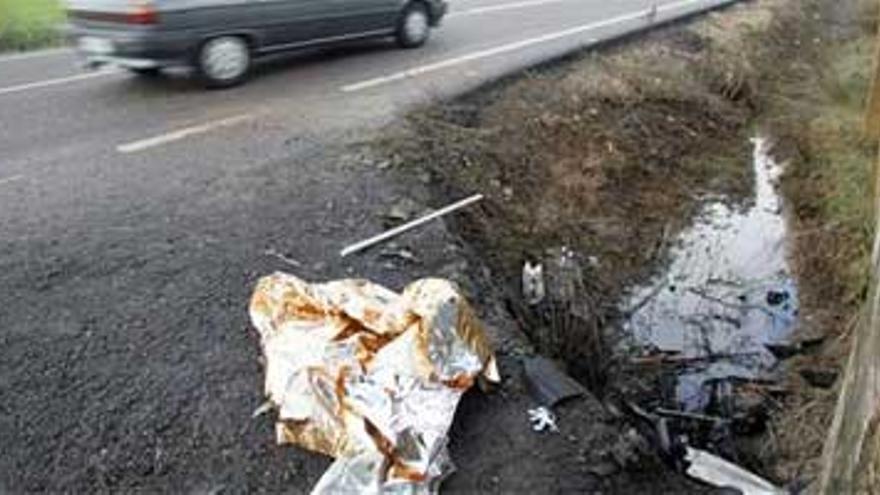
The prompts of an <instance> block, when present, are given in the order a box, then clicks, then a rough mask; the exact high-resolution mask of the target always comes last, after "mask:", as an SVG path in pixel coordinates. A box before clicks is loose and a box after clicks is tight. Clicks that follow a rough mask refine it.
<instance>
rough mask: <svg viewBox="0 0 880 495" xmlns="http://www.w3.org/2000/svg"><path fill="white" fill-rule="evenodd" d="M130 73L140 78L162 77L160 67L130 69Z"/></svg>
mask: <svg viewBox="0 0 880 495" xmlns="http://www.w3.org/2000/svg"><path fill="white" fill-rule="evenodd" d="M128 71H129V72H131V73H132V74H134V75H136V76H138V77H159V76H161V75H162V69H160V68H158V67H144V68H138V67H129V68H128Z"/></svg>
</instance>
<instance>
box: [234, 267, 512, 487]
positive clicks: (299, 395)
mask: <svg viewBox="0 0 880 495" xmlns="http://www.w3.org/2000/svg"><path fill="white" fill-rule="evenodd" d="M250 314H251V319H252V321H253V324H254V326H255V327H256V328H257V330H258V331H259V333H260V337H261V343H262V349H263V353H264V355H265V358H266V384H265V392H266V395H267V396H268V399H269V401H271V403H272V404H273V406H274V407H276V408H277V409H278V422H277V424H276V431H277V441H278V443H280V444H297V445H300V446H302V447H304V448H307V449H310V450H313V451H316V452H320V453H323V454H326V455H329V456H332V457H335V458H336V461H335V462H334V464H333V465H332V466H331V467H330V469H329V470H328V471H327V472H326V473H324V476H323V477H322V478H321V479H320V480H319V482H318V484H317V485H316V486H315V487H314V489H313V493H322V494H323V493H327V494H329V493H366V492H369V493H373V492H377V491H381V490H385V489H392V488H393V489H394V490H396V491H400V490H403V491H406V492H407V493H426V494H427V493H436V491H437V490H438V488H439V484H440V481H442V478H443V477H444V476H445V475H446V474H448V473H449V472H450V471H451V469H452V463H451V459H450V456H449V453H448V450H447V442H448V439H447V434H448V431H449V428H450V426H451V424H452V419H453V415H454V414H455V409H456V407H457V405H458V402H459V400H460V398H461V396H462V395H463V394H464V392H465V391H466V390H468V389H469V388H470V387H471V386H472V385H473V384H474V383H475V382H476V381H477V379H479V378H482V379H485V380H487V381H490V382H498V381H499V379H500V377H499V376H498V370H497V367H496V363H495V358H494V356H493V354H492V351H491V350H490V348H489V345H488V343H487V341H486V336H485V333H484V331H483V328H482V326H481V324H480V323H479V321H478V320H477V319H476V317H475V316H474V313H473V311H472V310H471V308H470V307H469V306H468V305H467V303H466V302H465V301H464V299H463V298H462V296H461V295H460V294H459V292H458V291H457V289H456V288H455V287H454V286H453V284H451V283H450V282H447V281H445V280H439V279H426V280H420V281H417V282H414V283H412V284H410V285H409V286H408V287H407V288H406V289H405V290H404V292H403V293H402V294H397V293H395V292H392V291H390V290H388V289H385V288H384V287H381V286H379V285H375V284H372V283H370V282H368V281H364V280H341V281H334V282H327V283H323V284H309V283H307V282H305V281H303V280H301V279H299V278H297V277H294V276H292V275H287V274H283V273H276V274H274V275H271V276H269V277H265V278H263V279H262V280H260V282H259V284H258V285H257V288H256V290H255V292H254V296H253V298H252V300H251V304H250Z"/></svg>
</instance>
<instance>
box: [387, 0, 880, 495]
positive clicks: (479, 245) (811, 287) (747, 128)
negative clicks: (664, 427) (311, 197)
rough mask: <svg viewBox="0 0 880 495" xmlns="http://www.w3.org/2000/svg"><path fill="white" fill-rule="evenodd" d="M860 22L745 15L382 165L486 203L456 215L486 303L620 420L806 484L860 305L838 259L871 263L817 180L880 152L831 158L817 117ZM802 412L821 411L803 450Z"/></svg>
mask: <svg viewBox="0 0 880 495" xmlns="http://www.w3.org/2000/svg"><path fill="white" fill-rule="evenodd" d="M857 9H858V0H852V1H845V2H832V1H830V0H829V1H823V0H814V1H810V2H797V1H793V0H758V1H754V2H747V3H744V4H740V5H738V6H735V7H732V8H729V9H726V10H724V11H722V12H716V13H713V14H711V15H709V16H707V17H705V18H701V19H699V20H695V21H691V22H688V23H686V24H678V25H673V26H668V27H666V28H663V29H662V30H659V31H657V32H656V33H654V34H651V35H649V36H648V37H646V38H641V39H639V40H630V41H625V42H621V43H617V44H613V45H610V46H604V47H601V48H599V49H597V50H592V51H589V52H586V53H583V54H578V55H575V56H572V57H570V58H569V59H568V60H566V61H563V62H561V63H559V64H554V65H552V66H547V67H542V68H538V69H535V70H533V71H531V72H529V73H527V74H525V75H520V76H516V77H512V78H509V79H507V80H505V81H502V82H500V83H497V84H495V85H493V86H491V87H488V88H482V89H481V90H479V91H476V92H474V93H471V94H469V95H466V96H464V97H462V98H460V99H458V100H457V101H454V102H452V103H445V104H440V105H434V106H431V107H428V108H423V109H419V110H418V111H415V112H413V113H412V114H411V115H410V116H409V117H408V118H407V119H406V122H405V124H403V125H402V126H400V127H397V128H395V129H394V130H393V132H392V135H393V137H391V138H389V139H388V140H386V141H383V143H382V149H384V150H386V151H388V152H389V153H390V154H391V162H393V163H396V164H399V169H400V171H401V173H402V175H403V176H404V177H409V178H413V179H415V178H417V179H419V180H420V181H421V182H423V183H427V184H429V189H430V191H431V193H432V195H433V196H434V200H435V202H437V203H445V202H448V200H449V199H450V198H454V197H463V196H466V195H469V194H472V193H475V192H481V193H484V194H485V195H486V197H487V200H486V201H485V202H484V203H482V205H481V206H480V207H479V208H472V209H470V210H468V211H467V212H466V213H464V214H461V215H459V216H457V217H456V218H454V219H453V220H450V222H452V225H453V228H454V229H455V230H456V231H457V232H458V234H459V235H460V236H461V237H462V238H463V239H464V240H465V242H466V243H467V244H468V245H469V246H470V248H471V249H470V251H471V253H472V254H473V256H472V257H473V260H472V261H473V262H474V263H476V264H477V265H478V266H484V267H487V268H488V270H489V273H490V274H491V277H490V278H491V280H492V282H491V285H492V287H491V290H487V291H486V293H495V294H501V298H502V299H503V301H502V302H503V304H504V306H505V307H506V309H507V310H508V311H509V312H510V314H511V315H512V316H513V319H514V320H515V321H516V322H517V323H518V325H519V327H520V328H519V329H520V330H521V331H522V332H524V333H525V334H526V335H527V336H528V337H529V340H530V341H531V343H532V344H533V346H534V350H533V351H534V352H536V353H538V354H540V355H543V356H547V357H550V358H552V359H556V360H558V361H559V362H561V363H564V365H565V368H566V371H567V372H568V373H569V374H571V375H572V376H574V377H575V378H576V379H578V380H579V381H580V382H581V383H583V384H585V385H586V386H587V387H588V388H589V389H590V390H591V391H592V393H593V395H594V396H596V397H598V398H599V399H600V400H601V401H602V402H603V403H604V404H605V406H606V407H607V408H608V409H609V410H610V411H611V414H610V415H611V416H615V417H618V418H619V417H624V418H626V421H625V423H626V422H628V423H629V424H636V423H639V417H640V416H644V415H645V414H646V412H648V413H649V414H650V416H651V417H656V414H657V411H660V413H661V415H663V414H666V416H668V417H669V418H670V419H669V422H668V424H669V425H670V426H669V428H671V430H672V432H673V433H672V435H673V436H674V437H675V438H677V439H685V440H682V441H684V442H686V443H687V445H692V446H696V447H699V448H705V449H706V450H709V451H711V452H714V453H716V454H720V455H722V456H723V457H726V458H727V459H729V460H731V461H734V462H736V463H738V464H740V465H741V466H743V467H746V468H748V469H750V470H752V471H754V472H757V473H759V474H761V475H763V476H765V477H768V478H769V479H771V480H773V481H774V482H776V483H779V484H780V485H788V486H802V485H804V484H809V482H810V481H811V480H812V479H813V475H811V474H810V473H813V472H815V471H814V469H815V460H816V458H817V457H818V455H819V451H818V450H820V449H821V435H822V432H823V431H824V428H825V427H827V425H826V424H823V422H824V421H827V418H828V412H829V411H830V408H829V407H828V406H829V404H831V403H832V402H833V398H834V392H833V382H834V378H833V373H834V371H835V369H836V368H835V367H839V366H840V364H841V362H840V356H842V355H843V354H842V351H841V345H845V344H840V345H837V346H836V347H834V348H829V347H828V346H827V345H825V344H826V341H827V340H828V336H829V335H836V334H840V333H841V332H843V329H842V328H841V327H842V326H844V324H845V322H844V320H846V319H847V317H848V316H851V315H852V314H853V313H854V308H855V305H856V303H857V301H858V298H859V295H858V290H859V288H858V284H859V279H858V276H857V275H852V271H853V267H852V266H842V265H841V264H840V263H834V262H829V261H828V258H829V256H828V249H836V250H838V251H844V252H850V253H859V254H861V249H862V248H863V246H862V245H861V243H862V242H863V238H862V234H863V232H859V231H858V227H852V229H853V232H854V233H852V232H851V233H850V235H847V236H846V237H840V236H836V235H833V233H829V232H827V229H826V227H827V225H828V224H829V223H832V224H835V223H834V222H836V221H837V220H840V218H837V219H836V218H835V217H834V215H835V214H837V215H840V214H839V213H835V212H837V210H834V209H833V208H824V207H823V206H822V205H821V204H819V203H821V201H820V200H819V199H817V198H819V197H825V198H826V199H827V198H831V199H833V197H834V194H826V193H827V192H828V191H827V188H828V187H829V182H830V181H832V180H836V178H834V177H832V178H829V177H827V176H826V177H824V179H823V178H817V177H816V175H815V174H816V172H815V170H812V171H811V169H810V167H815V166H816V165H815V163H816V162H817V161H819V160H820V158H822V157H826V158H827V157H828V156H829V155H830V153H829V152H828V149H832V150H833V151H835V152H838V153H843V152H842V151H841V150H844V149H850V148H855V149H858V154H857V156H856V158H853V159H854V160H856V159H859V158H860V157H862V156H863V154H864V153H865V151H866V148H865V147H864V146H863V145H861V144H860V143H853V142H847V143H841V144H839V145H834V146H832V145H831V144H828V145H827V146H825V147H821V146H816V144H815V142H813V141H812V139H813V138H817V137H818V138H820V139H821V138H822V137H823V136H817V132H818V130H817V127H818V128H819V129H824V130H825V132H826V135H827V134H828V133H832V132H831V131H828V129H827V127H828V125H833V123H832V124H828V125H826V126H824V127H823V126H821V125H818V124H817V126H810V125H808V124H807V122H811V120H810V119H811V118H812V117H815V115H816V112H819V111H820V109H821V108H822V107H821V104H828V105H830V104H831V102H834V101H838V100H835V99H834V98H833V97H828V98H826V97H821V96H817V95H820V94H824V93H823V91H825V90H827V89H828V87H829V85H828V84H826V82H827V81H828V79H827V78H823V77H822V76H821V75H822V73H824V72H825V71H824V70H822V67H824V66H826V65H827V61H828V57H829V56H830V55H831V54H832V53H834V51H835V50H837V51H839V50H849V51H852V50H853V48H852V47H851V46H850V45H851V44H852V43H858V41H853V40H854V39H858V38H859V37H860V36H862V37H864V36H866V35H865V34H864V31H862V29H870V28H871V27H870V26H865V25H864V22H863V21H860V19H862V18H863V15H861V16H860V15H859V14H858V12H859V11H858V10H857ZM859 33H861V34H859ZM847 53H849V52H847ZM850 55H851V59H852V60H850V62H851V63H855V64H857V63H858V60H861V58H860V57H861V55H860V54H859V53H856V54H855V55H852V54H850ZM848 60H849V59H848ZM808 74H812V75H811V76H809V77H808V76H807V75H808ZM859 74H860V73H859V72H858V70H854V71H852V73H851V74H847V76H848V77H850V78H851V79H852V78H855V79H858V78H859V77H861V76H859ZM847 80H849V79H847ZM838 83H840V84H839V85H838V86H832V89H833V91H837V93H835V94H837V95H838V99H844V100H845V99H846V98H849V100H847V101H848V104H853V101H857V100H858V97H854V96H852V94H854V93H855V94H857V92H858V89H859V86H858V85H856V86H852V85H850V86H847V85H846V83H841V81H840V80H838ZM841 95H846V96H841ZM807 101H809V102H812V103H813V106H812V107H810V105H809V104H806V102H807ZM856 106H858V105H857V104H856ZM844 122H845V123H847V125H849V124H851V122H849V121H846V120H845V119H844ZM838 124H840V122H838ZM841 125H843V124H841ZM841 129H843V127H838V128H837V135H838V137H839V136H840V135H841V134H842V132H841ZM826 142H828V143H833V142H835V141H833V140H827V141H826ZM817 148H818V149H817ZM823 153H824V154H823ZM406 164H419V166H418V167H415V166H407V165H406ZM853 166H854V167H855V165H853ZM783 171H784V174H783ZM407 180H409V179H407ZM823 180H824V182H823ZM823 188H824V189H823ZM806 190H811V191H812V192H814V193H815V195H814V196H808V195H807V194H806ZM861 192H862V193H864V191H861ZM831 199H828V201H830V200H831ZM823 201H824V200H823ZM823 208H824V209H823ZM840 208H844V209H846V207H845V206H839V205H838V209H840ZM853 208H855V211H854V212H853V211H850V210H847V214H864V212H863V211H861V210H858V208H857V207H853ZM851 209H852V208H851ZM846 218H847V219H848V218H849V217H846ZM841 222H843V224H844V225H843V227H841V228H850V227H851V225H850V224H849V223H846V222H844V221H842V220H841ZM854 222H856V223H858V221H857V220H854ZM835 225H836V224H835ZM789 230H791V232H789ZM838 233H839V232H838ZM832 239H833V240H832ZM829 243H830V244H829ZM810 246H812V247H813V248H815V249H812V250H811V248H810ZM820 247H821V249H819V248H820ZM855 258H858V256H855ZM524 266H528V267H532V268H528V269H525V270H524ZM534 267H540V268H534ZM814 268H815V269H814ZM856 270H857V268H856ZM853 287H855V288H853ZM816 349H818V350H816ZM525 352H526V353H527V354H528V353H531V352H532V351H525ZM805 355H807V356H812V357H810V358H805V357H804V356H805ZM793 356H794V360H793V361H792V360H791V358H792V357H793ZM805 360H806V362H807V364H803V362H804V361H805ZM817 361H818V362H820V363H822V364H823V365H822V366H818V367H817V366H816V365H815V363H816V362H817ZM793 375H798V376H800V377H801V378H802V379H801V380H800V381H799V380H797V379H792V378H791V376H793ZM804 380H806V382H805V381H804ZM829 381H830V383H828V382H829ZM819 382H821V383H819ZM817 384H818V385H817ZM814 389H821V390H822V392H820V393H819V395H816V392H815V390H814ZM805 407H814V408H820V409H821V410H822V411H823V412H822V413H817V414H816V415H815V417H813V416H810V420H809V421H807V423H808V424H809V425H810V426H809V428H811V429H812V430H813V431H812V432H811V433H810V435H808V436H807V437H808V438H809V440H803V441H801V442H800V443H799V442H798V441H796V440H795V437H796V436H797V433H795V432H798V431H800V432H801V433H802V430H799V428H802V427H803V425H802V424H803V423H804V421H803V420H804V416H803V415H804V414H807V413H805V412H804V408H805ZM706 418H709V419H708V420H707V419H706ZM791 418H799V420H798V421H799V422H800V423H801V426H798V425H797V424H796V423H795V422H792V419H791ZM642 419H645V418H642ZM649 422H650V421H649ZM664 424H667V423H664ZM637 426H638V425H637ZM648 430H650V428H648ZM640 431H642V433H643V434H642V436H643V437H651V436H652V435H653V433H652V432H651V431H648V432H647V433H645V431H644V428H642V429H641V430H640ZM655 440H656V438H655ZM817 441H818V442H819V446H818V447H817V446H816V442H817ZM807 442H811V443H809V447H808V448H803V449H800V451H799V446H803V445H805V443H807ZM660 443H662V442H660ZM667 447H668V446H667ZM667 450H668V449H667ZM655 451H658V452H659V454H660V458H664V454H669V452H668V451H667V452H663V448H659V449H655ZM666 460H667V464H669V465H670V467H672V468H674V467H675V466H674V462H670V460H669V459H668V458H667V459H666ZM619 464H626V463H625V462H624V463H619ZM638 464H639V463H638V462H636V465H638ZM622 467H623V468H633V466H622ZM634 469H637V470H638V469H641V467H635V468H634ZM695 489H696V488H695Z"/></svg>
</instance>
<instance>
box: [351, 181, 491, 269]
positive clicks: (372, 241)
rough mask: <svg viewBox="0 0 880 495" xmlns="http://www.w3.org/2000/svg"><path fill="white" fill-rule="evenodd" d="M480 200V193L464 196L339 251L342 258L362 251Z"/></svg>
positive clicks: (481, 197) (481, 198) (481, 196)
mask: <svg viewBox="0 0 880 495" xmlns="http://www.w3.org/2000/svg"><path fill="white" fill-rule="evenodd" d="M482 200H483V195H482V194H475V195H473V196H471V197H469V198H465V199H463V200H461V201H458V202H456V203H453V204H451V205H449V206H446V207H444V208H441V209H439V210H436V211H434V212H432V213H429V214H427V215H425V216H423V217H421V218H418V219H416V220H413V221H411V222H408V223H405V224H403V225H400V226H398V227H395V228H393V229H391V230H388V231H386V232H384V233H382V234H379V235H377V236H375V237H371V238H369V239H366V240H364V241H361V242H358V243H356V244H352V245H351V246H348V247H346V248H345V249H343V250H342V252H341V253H340V255H341V256H342V257H343V258H344V257H346V256H349V255H351V254H354V253H357V252H360V251H363V250H364V249H367V248H369V247H372V246H374V245H376V244H378V243H380V242H383V241H386V240H388V239H391V238H393V237H396V236H398V235H400V234H403V233H405V232H408V231H410V230H413V229H415V228H416V227H419V226H421V225H424V224H426V223H428V222H430V221H431V220H435V219H437V218H440V217H443V216H445V215H448V214H450V213H453V212H455V211H457V210H460V209H462V208H465V207H467V206H470V205H472V204H474V203H476V202H478V201H482Z"/></svg>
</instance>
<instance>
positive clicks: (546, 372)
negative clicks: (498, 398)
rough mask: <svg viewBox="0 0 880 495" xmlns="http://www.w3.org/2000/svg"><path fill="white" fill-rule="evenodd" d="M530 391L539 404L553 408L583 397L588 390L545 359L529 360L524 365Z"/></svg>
mask: <svg viewBox="0 0 880 495" xmlns="http://www.w3.org/2000/svg"><path fill="white" fill-rule="evenodd" d="M523 366H524V369H525V376H526V383H527V384H528V386H529V391H530V392H531V394H532V396H533V397H534V398H535V400H537V401H538V403H539V404H541V405H543V406H547V407H553V406H555V405H556V404H559V403H560V402H562V401H564V400H566V399H571V398H574V397H583V396H585V395H586V394H587V390H586V389H585V388H584V387H583V386H582V385H581V384H580V383H578V382H577V381H575V380H574V379H573V378H571V377H570V376H568V375H566V374H565V373H563V372H562V371H561V370H560V369H559V367H557V366H556V364H555V363H554V362H553V361H551V360H549V359H547V358H545V357H540V356H539V357H533V358H528V359H526V360H525V362H524V363H523Z"/></svg>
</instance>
